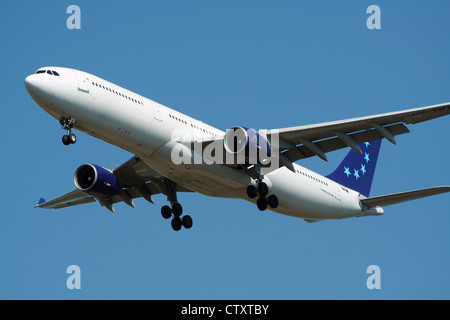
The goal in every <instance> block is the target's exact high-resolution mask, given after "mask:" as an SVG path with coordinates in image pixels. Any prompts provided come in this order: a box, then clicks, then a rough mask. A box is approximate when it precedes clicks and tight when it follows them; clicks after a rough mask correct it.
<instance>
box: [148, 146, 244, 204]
mask: <svg viewBox="0 0 450 320" xmlns="http://www.w3.org/2000/svg"><path fill="white" fill-rule="evenodd" d="M172 147H173V143H172V142H169V143H168V144H166V145H165V146H163V147H161V148H159V149H158V150H156V151H155V152H154V153H152V154H151V155H149V156H148V157H146V156H141V157H142V158H143V159H144V161H146V162H147V163H148V164H149V165H151V166H152V167H153V168H155V169H156V170H157V171H158V172H160V173H161V174H162V175H164V176H166V177H167V178H169V179H170V180H172V181H175V182H176V183H179V184H181V185H183V186H184V187H186V188H188V189H190V190H192V191H195V192H198V193H201V194H204V195H208V196H213V197H227V198H243V197H246V188H247V186H248V185H249V184H251V178H250V177H249V176H248V175H247V174H246V173H245V172H243V171H242V170H237V169H234V168H231V167H228V166H225V165H220V164H205V163H202V164H194V163H181V164H175V163H174V162H173V161H171V152H172Z"/></svg>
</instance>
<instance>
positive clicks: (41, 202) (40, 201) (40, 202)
mask: <svg viewBox="0 0 450 320" xmlns="http://www.w3.org/2000/svg"><path fill="white" fill-rule="evenodd" d="M43 203H45V199H44V198H40V199H39V201H38V203H37V204H36V205H35V206H34V207H35V208H37V207H39V206H40V205H41V204H43Z"/></svg>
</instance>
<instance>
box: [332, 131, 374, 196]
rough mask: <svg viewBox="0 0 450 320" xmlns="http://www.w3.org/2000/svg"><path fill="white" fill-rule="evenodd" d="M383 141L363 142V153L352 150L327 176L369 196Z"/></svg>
mask: <svg viewBox="0 0 450 320" xmlns="http://www.w3.org/2000/svg"><path fill="white" fill-rule="evenodd" d="M381 141H382V140H376V141H371V142H365V143H361V144H360V145H359V147H360V148H361V150H362V154H359V153H357V152H355V151H353V150H350V152H349V153H348V154H347V156H346V157H345V158H344V160H342V162H341V164H340V165H339V166H338V167H337V169H336V170H335V171H334V172H333V173H331V174H330V175H328V176H327V178H328V179H331V180H333V181H336V182H337V183H340V184H341V185H343V186H345V187H347V188H349V189H353V190H355V191H358V192H359V193H361V194H363V195H365V196H366V197H368V196H369V194H370V188H371V186H372V180H373V176H374V173H375V166H376V164H377V159H378V154H379V152H380V147H381Z"/></svg>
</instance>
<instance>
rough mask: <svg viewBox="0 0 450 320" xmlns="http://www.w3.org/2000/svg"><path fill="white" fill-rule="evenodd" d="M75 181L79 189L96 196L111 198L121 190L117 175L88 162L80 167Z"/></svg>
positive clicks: (76, 172)
mask: <svg viewBox="0 0 450 320" xmlns="http://www.w3.org/2000/svg"><path fill="white" fill-rule="evenodd" d="M73 182H74V183H75V186H76V187H77V188H78V190H81V191H83V192H86V193H87V194H90V195H92V196H94V197H99V198H110V197H112V196H114V195H117V194H119V192H120V187H119V185H118V184H117V178H116V176H115V175H114V174H113V173H112V172H111V171H109V170H107V169H105V168H102V167H100V166H97V165H95V164H90V163H87V164H83V165H81V166H80V167H78V169H77V170H76V171H75V175H74V177H73Z"/></svg>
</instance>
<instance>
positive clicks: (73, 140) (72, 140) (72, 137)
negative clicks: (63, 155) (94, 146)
mask: <svg viewBox="0 0 450 320" xmlns="http://www.w3.org/2000/svg"><path fill="white" fill-rule="evenodd" d="M69 142H70V143H71V144H74V143H75V142H77V136H76V135H74V134H73V133H71V134H69Z"/></svg>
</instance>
